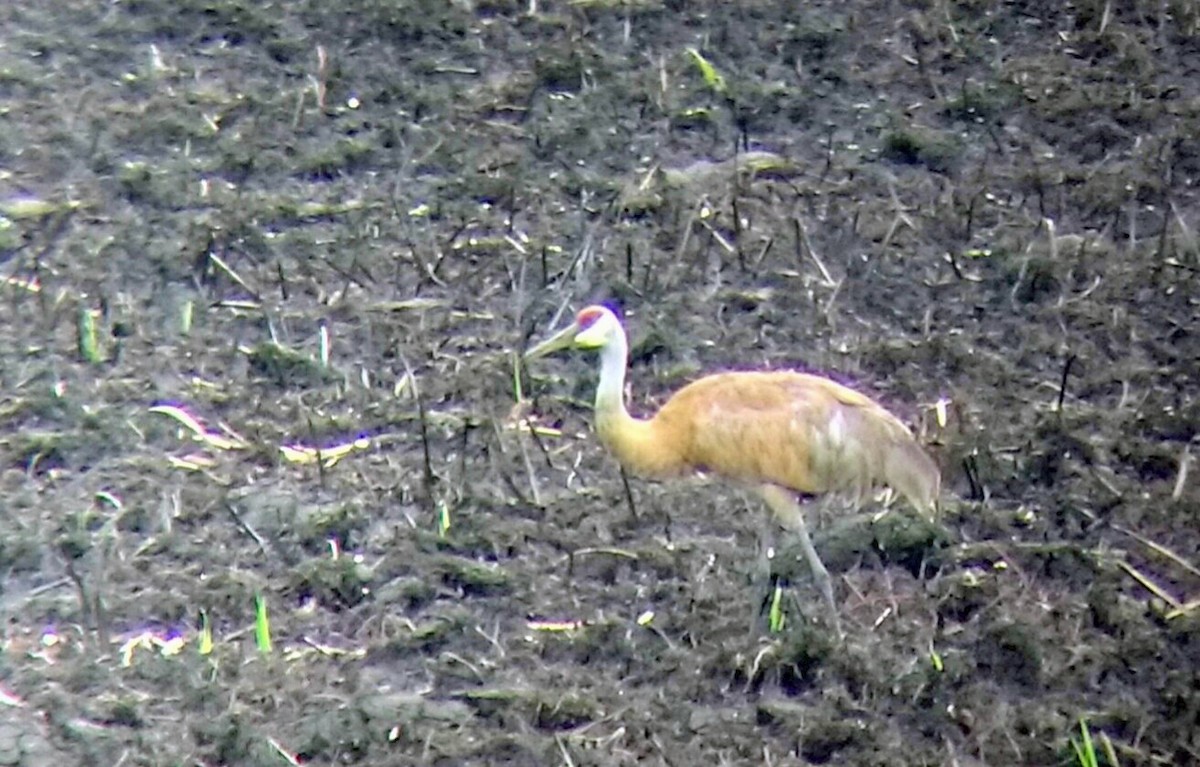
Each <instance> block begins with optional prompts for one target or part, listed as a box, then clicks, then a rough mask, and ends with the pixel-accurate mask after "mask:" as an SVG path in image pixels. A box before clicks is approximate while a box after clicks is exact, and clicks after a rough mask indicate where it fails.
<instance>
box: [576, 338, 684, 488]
mask: <svg viewBox="0 0 1200 767" xmlns="http://www.w3.org/2000/svg"><path fill="white" fill-rule="evenodd" d="M628 356H629V342H628V341H626V340H625V336H624V334H621V335H620V336H618V337H617V338H615V339H613V340H612V342H610V343H609V344H608V345H606V346H604V347H603V348H602V349H601V350H600V384H599V385H598V386H597V387H596V433H597V434H598V435H599V436H600V441H601V442H603V443H604V445H605V447H607V448H608V449H609V450H610V451H612V453H613V455H614V456H616V458H617V460H618V461H619V462H620V463H621V465H622V466H624V467H625V468H626V469H629V470H630V471H632V472H633V473H634V474H638V475H640V476H644V477H660V478H666V477H671V476H675V475H678V474H679V473H681V472H682V471H683V470H684V469H685V466H684V464H683V461H682V458H681V457H680V455H679V454H678V450H677V449H676V446H675V445H672V444H670V442H669V441H664V440H663V439H661V437H660V435H659V434H658V432H657V429H656V427H655V421H654V420H649V421H647V420H643V419H641V418H634V417H633V416H631V415H630V414H629V411H628V410H626V409H625V371H626V361H627V358H628Z"/></svg>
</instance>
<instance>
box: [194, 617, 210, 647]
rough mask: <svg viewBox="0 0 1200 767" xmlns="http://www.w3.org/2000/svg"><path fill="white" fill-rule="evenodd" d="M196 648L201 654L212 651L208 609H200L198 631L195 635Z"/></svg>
mask: <svg viewBox="0 0 1200 767" xmlns="http://www.w3.org/2000/svg"><path fill="white" fill-rule="evenodd" d="M196 650H197V652H199V653H200V654H201V655H211V654H212V651H213V635H212V623H211V622H210V621H209V620H208V611H207V610H201V611H200V633H199V634H198V635H197V637H196Z"/></svg>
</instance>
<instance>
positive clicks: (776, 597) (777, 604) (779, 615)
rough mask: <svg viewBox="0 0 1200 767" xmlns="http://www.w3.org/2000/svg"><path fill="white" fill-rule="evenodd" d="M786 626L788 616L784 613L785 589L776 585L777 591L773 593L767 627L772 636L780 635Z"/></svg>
mask: <svg viewBox="0 0 1200 767" xmlns="http://www.w3.org/2000/svg"><path fill="white" fill-rule="evenodd" d="M786 624H787V615H786V614H785V613H784V611H783V587H782V586H780V585H778V584H776V586H775V591H773V592H772V593H771V609H770V611H769V612H768V613H767V627H768V628H769V629H770V631H771V633H772V634H778V633H780V632H781V631H783V627H784V626H785V625H786Z"/></svg>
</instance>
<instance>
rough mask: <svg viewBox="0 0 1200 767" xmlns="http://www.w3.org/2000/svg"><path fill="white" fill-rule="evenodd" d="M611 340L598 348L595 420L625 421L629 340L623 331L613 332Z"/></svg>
mask: <svg viewBox="0 0 1200 767" xmlns="http://www.w3.org/2000/svg"><path fill="white" fill-rule="evenodd" d="M614 336H615V337H614V338H613V339H612V341H611V342H609V343H607V344H605V345H604V346H603V347H601V349H600V383H599V384H598V385H597V386H596V420H597V421H601V422H603V421H612V420H615V421H627V420H629V419H630V415H629V411H628V410H626V409H625V370H626V366H627V360H628V357H629V342H628V341H627V340H625V334H624V333H615V334H614Z"/></svg>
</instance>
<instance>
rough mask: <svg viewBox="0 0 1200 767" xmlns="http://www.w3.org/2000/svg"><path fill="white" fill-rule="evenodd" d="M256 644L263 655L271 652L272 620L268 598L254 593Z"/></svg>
mask: <svg viewBox="0 0 1200 767" xmlns="http://www.w3.org/2000/svg"><path fill="white" fill-rule="evenodd" d="M254 644H255V645H257V646H258V651H259V652H260V653H262V654H263V655H270V654H271V649H272V645H271V621H270V619H269V618H268V617H267V599H266V597H264V596H263V595H262V594H255V595H254Z"/></svg>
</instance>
